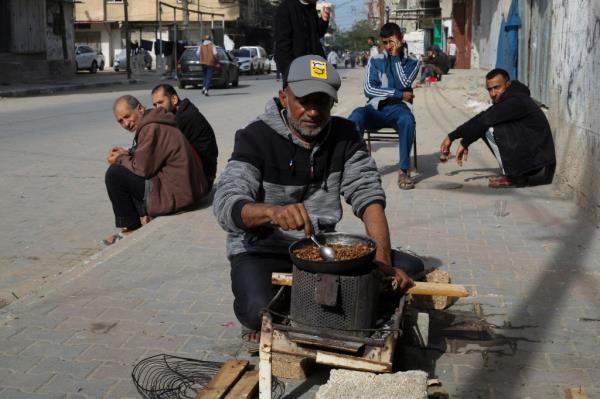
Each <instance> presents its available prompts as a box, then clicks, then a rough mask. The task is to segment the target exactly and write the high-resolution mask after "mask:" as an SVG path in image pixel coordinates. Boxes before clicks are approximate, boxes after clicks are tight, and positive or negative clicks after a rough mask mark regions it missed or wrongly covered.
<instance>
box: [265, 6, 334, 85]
mask: <svg viewBox="0 0 600 399" xmlns="http://www.w3.org/2000/svg"><path fill="white" fill-rule="evenodd" d="M329 15H330V10H329V8H328V7H323V9H322V10H321V16H320V17H319V15H318V14H317V8H316V0H307V1H303V0H284V1H283V2H282V3H281V4H280V5H279V6H278V7H277V11H276V12H275V20H274V22H273V26H274V27H275V62H276V63H277V69H279V70H280V71H281V73H282V74H283V81H284V82H286V80H287V74H288V68H289V67H290V64H291V63H292V61H293V60H294V59H296V58H298V57H300V56H303V55H307V54H316V55H320V56H321V57H323V58H325V51H324V50H323V46H321V41H320V39H321V38H322V37H323V36H324V35H325V33H326V32H327V28H328V26H329Z"/></svg>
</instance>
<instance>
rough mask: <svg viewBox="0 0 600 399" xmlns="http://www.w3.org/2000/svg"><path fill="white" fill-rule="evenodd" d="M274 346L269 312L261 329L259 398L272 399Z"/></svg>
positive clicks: (263, 319)
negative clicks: (272, 352)
mask: <svg viewBox="0 0 600 399" xmlns="http://www.w3.org/2000/svg"><path fill="white" fill-rule="evenodd" d="M272 346H273V318H272V317H271V314H270V313H269V312H264V313H263V315H262V326H261V328H260V352H258V356H259V360H258V395H259V396H258V397H259V399H271V397H272V395H271V394H272V391H271V389H272V377H273V374H272V372H273V369H272V364H271V361H272V360H271V356H272V355H271V350H272Z"/></svg>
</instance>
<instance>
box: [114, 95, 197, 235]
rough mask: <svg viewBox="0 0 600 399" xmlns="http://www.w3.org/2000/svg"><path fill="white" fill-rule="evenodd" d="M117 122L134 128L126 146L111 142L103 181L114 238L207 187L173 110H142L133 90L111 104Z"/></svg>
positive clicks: (191, 200)
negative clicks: (114, 145) (110, 204)
mask: <svg viewBox="0 0 600 399" xmlns="http://www.w3.org/2000/svg"><path fill="white" fill-rule="evenodd" d="M113 113H114V115H115V119H116V120H117V122H118V123H119V124H120V125H121V126H122V127H123V128H124V129H126V130H129V131H130V132H131V133H134V134H135V136H134V138H133V146H132V147H131V148H130V149H125V148H123V147H113V148H112V149H111V150H110V151H109V153H108V155H107V157H106V160H107V162H108V164H109V165H110V166H109V167H108V170H107V171H106V176H105V182H106V190H107V191H108V196H109V198H110V201H111V203H112V207H113V212H114V214H115V224H116V226H117V227H119V228H121V229H122V230H121V232H120V233H119V234H115V235H113V236H111V237H110V238H109V239H106V240H104V243H105V244H107V245H110V244H113V243H114V242H115V241H116V240H118V239H119V238H123V235H126V234H129V233H131V232H133V231H134V230H136V229H138V228H139V227H141V225H142V221H141V220H140V219H141V218H143V217H145V216H150V217H155V216H162V215H169V214H173V213H175V212H179V211H182V210H185V209H188V208H191V207H193V206H196V205H197V204H198V203H199V201H200V199H201V198H202V197H203V196H204V195H205V194H206V193H207V192H208V182H207V181H206V177H205V176H204V172H203V171H202V164H201V162H200V159H199V158H198V156H197V155H196V154H195V152H194V149H193V148H192V146H191V144H190V143H189V142H188V141H187V140H186V139H185V137H184V136H183V134H181V132H180V131H179V129H177V125H176V121H175V116H174V115H173V114H171V113H169V112H167V110H165V109H162V108H158V109H153V110H146V109H145V108H144V106H143V105H142V104H141V103H140V102H139V101H138V100H137V99H136V98H135V97H133V96H130V95H125V96H121V97H119V98H117V100H116V101H115V102H114V104H113Z"/></svg>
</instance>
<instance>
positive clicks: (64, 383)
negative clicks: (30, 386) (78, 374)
mask: <svg viewBox="0 0 600 399" xmlns="http://www.w3.org/2000/svg"><path fill="white" fill-rule="evenodd" d="M116 383H117V381H115V380H94V381H88V380H82V379H79V378H73V377H71V376H68V375H60V374H57V375H55V376H54V377H53V378H52V379H51V380H50V381H48V382H47V383H46V384H45V385H44V386H43V387H42V388H40V389H39V392H40V393H74V394H80V395H86V396H88V397H92V398H100V397H102V396H103V395H104V394H105V393H108V391H109V390H110V389H111V387H112V386H113V385H115V384H116Z"/></svg>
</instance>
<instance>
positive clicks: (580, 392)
mask: <svg viewBox="0 0 600 399" xmlns="http://www.w3.org/2000/svg"><path fill="white" fill-rule="evenodd" d="M565 399H588V396H587V393H585V390H584V389H583V388H581V387H579V388H569V389H566V390H565Z"/></svg>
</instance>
